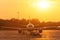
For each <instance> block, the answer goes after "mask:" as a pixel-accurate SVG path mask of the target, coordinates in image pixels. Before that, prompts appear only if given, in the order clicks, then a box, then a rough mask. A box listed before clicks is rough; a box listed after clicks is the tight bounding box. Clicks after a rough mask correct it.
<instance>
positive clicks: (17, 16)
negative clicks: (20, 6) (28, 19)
mask: <svg viewBox="0 0 60 40" xmlns="http://www.w3.org/2000/svg"><path fill="white" fill-rule="evenodd" d="M17 14H18V15H17V17H18V21H17V27H19V11H18V12H17Z"/></svg>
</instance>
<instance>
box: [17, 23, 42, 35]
mask: <svg viewBox="0 0 60 40" xmlns="http://www.w3.org/2000/svg"><path fill="white" fill-rule="evenodd" d="M26 31H27V32H29V34H31V35H40V33H42V28H35V25H33V24H32V23H31V22H29V23H28V24H27V25H26V28H19V30H18V32H19V33H22V34H26Z"/></svg>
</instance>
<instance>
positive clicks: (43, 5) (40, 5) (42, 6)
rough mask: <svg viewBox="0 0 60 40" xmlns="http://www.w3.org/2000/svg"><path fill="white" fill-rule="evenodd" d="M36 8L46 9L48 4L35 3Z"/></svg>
mask: <svg viewBox="0 0 60 40" xmlns="http://www.w3.org/2000/svg"><path fill="white" fill-rule="evenodd" d="M37 7H40V8H48V7H49V4H48V2H44V1H42V2H39V3H37Z"/></svg>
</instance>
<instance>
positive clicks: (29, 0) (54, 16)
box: [0, 0, 60, 21]
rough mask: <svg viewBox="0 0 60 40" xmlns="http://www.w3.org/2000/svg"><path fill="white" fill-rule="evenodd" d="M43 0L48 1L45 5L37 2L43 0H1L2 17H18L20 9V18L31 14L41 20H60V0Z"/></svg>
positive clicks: (0, 13) (0, 11)
mask: <svg viewBox="0 0 60 40" xmlns="http://www.w3.org/2000/svg"><path fill="white" fill-rule="evenodd" d="M43 1H47V2H46V4H45V7H43V6H44V4H43V5H42V4H41V5H42V6H41V5H40V7H39V5H38V4H37V3H38V2H39V3H40V2H41V0H0V19H11V18H17V17H18V13H17V12H18V11H19V18H20V19H22V18H25V19H28V18H29V16H30V17H31V18H37V19H39V20H40V21H60V0H43ZM48 2H50V3H49V6H48V5H47V4H48ZM36 4H37V5H38V6H37V5H36Z"/></svg>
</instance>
